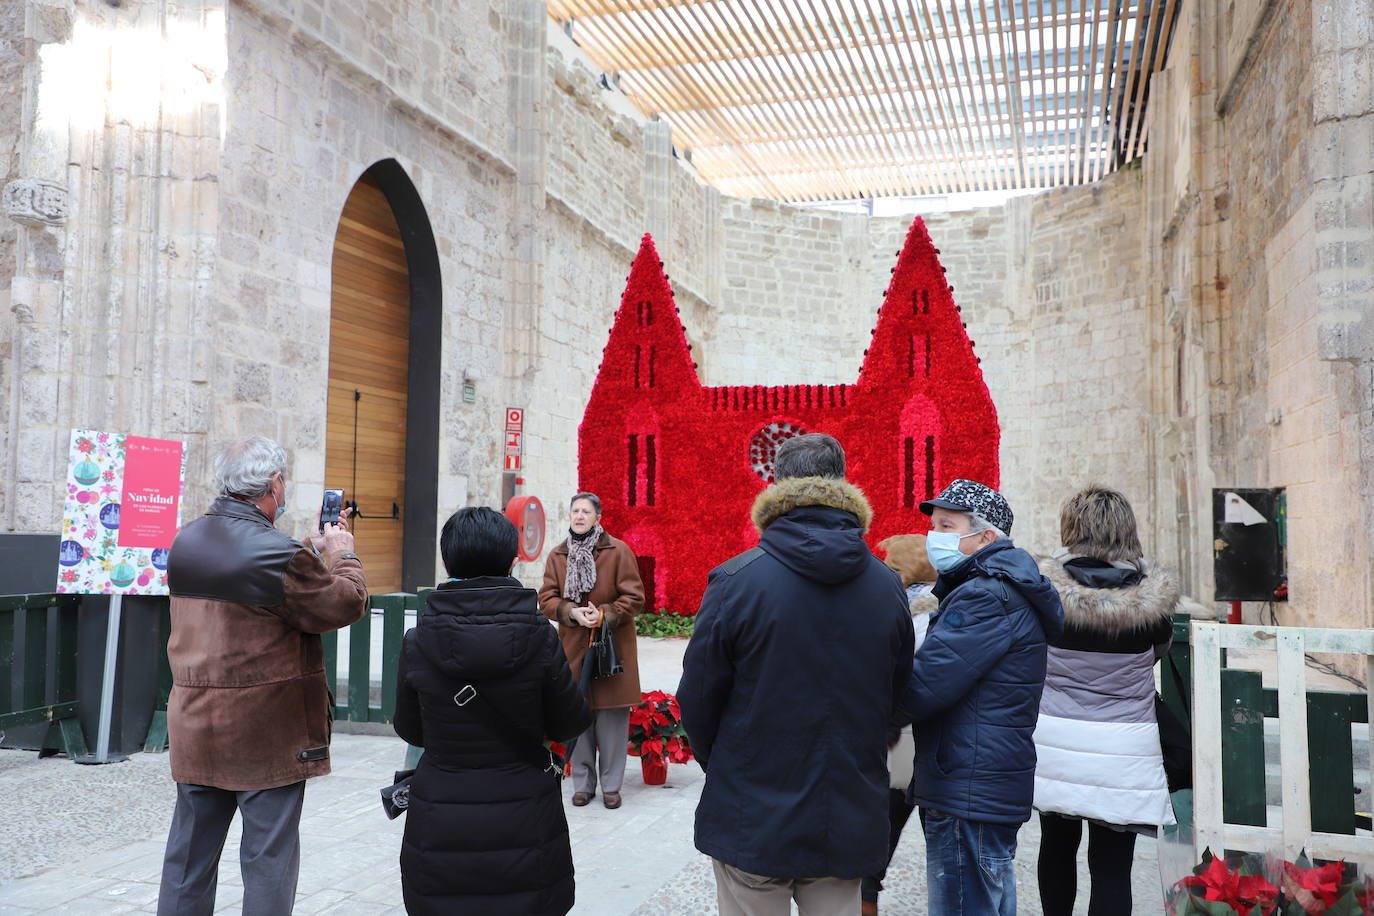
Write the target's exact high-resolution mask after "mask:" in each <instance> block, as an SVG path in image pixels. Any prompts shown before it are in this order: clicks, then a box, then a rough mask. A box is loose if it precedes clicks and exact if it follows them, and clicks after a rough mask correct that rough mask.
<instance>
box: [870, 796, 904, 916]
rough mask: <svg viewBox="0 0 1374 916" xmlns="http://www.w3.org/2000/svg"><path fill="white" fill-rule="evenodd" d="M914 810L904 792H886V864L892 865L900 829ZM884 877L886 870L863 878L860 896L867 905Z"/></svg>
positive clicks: (878, 889)
mask: <svg viewBox="0 0 1374 916" xmlns="http://www.w3.org/2000/svg"><path fill="white" fill-rule="evenodd" d="M915 810H916V806H915V805H909V804H907V801H906V790H904V789H888V790H887V823H888V842H887V864H889V865H891V864H892V856H893V854H894V853H896V851H897V842H898V841H899V840H900V839H901V838H902V828H903V827H905V826H906V822H907V820H908V819H909V818H910V817H911V812H913V811H915ZM886 877H887V869H883V870H882V872H881V873H880V874H876V875H869V876H868V877H867V878H864V880H863V884H862V885H861V887H860V896H861V897H862V898H863V899H864V900H866V901H868V902H869V903H876V902H877V901H878V894H879V893H880V892H881V891H882V889H883V878H886Z"/></svg>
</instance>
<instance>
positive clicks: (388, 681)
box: [322, 589, 430, 724]
mask: <svg viewBox="0 0 1374 916" xmlns="http://www.w3.org/2000/svg"><path fill="white" fill-rule="evenodd" d="M429 591H430V590H429V589H424V590H422V591H421V592H420V593H419V594H416V595H411V594H404V593H396V594H390V595H372V596H371V598H370V599H369V601H368V608H369V613H367V614H365V615H364V616H363V619H362V620H359V621H358V622H357V623H355V624H353V626H351V627H349V628H348V680H347V684H346V685H344V686H343V687H340V685H339V677H338V672H339V634H338V633H337V632H334V633H325V634H324V636H323V637H322V639H323V641H324V673H325V679H326V680H327V681H328V682H329V689H330V690H331V691H332V692H333V693H334V697H335V699H334V719H335V721H338V722H375V723H379V724H384V723H389V722H391V721H392V719H393V718H394V717H395V715H396V669H397V667H398V666H399V664H400V660H401V640H402V638H403V637H404V636H405V632H406V614H407V613H414V614H416V615H417V616H418V615H419V614H421V613H423V612H424V606H425V596H426V595H427V594H428V593H429ZM379 618H380V620H379ZM379 624H380V626H381V628H382V664H381V671H380V672H379V675H380V676H379V678H378V680H379V683H378V688H379V690H378V696H377V700H378V702H377V703H376V705H374V704H373V691H372V681H373V671H372V634H373V628H374V627H376V626H378V625H379Z"/></svg>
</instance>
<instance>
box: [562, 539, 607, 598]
mask: <svg viewBox="0 0 1374 916" xmlns="http://www.w3.org/2000/svg"><path fill="white" fill-rule="evenodd" d="M601 535H602V530H601V526H600V525H596V526H594V527H592V528H591V529H590V530H589V531H588V532H587V533H586V534H584V535H582V536H581V537H579V536H578V535H575V534H573V533H572V532H568V575H567V577H566V578H564V580H563V597H564V598H567V599H568V600H570V601H582V600H584V599H585V598H586V597H587V596H588V595H590V594H591V593H592V589H594V588H596V545H597V542H598V541H600V540H601Z"/></svg>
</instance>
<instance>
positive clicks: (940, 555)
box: [926, 531, 982, 573]
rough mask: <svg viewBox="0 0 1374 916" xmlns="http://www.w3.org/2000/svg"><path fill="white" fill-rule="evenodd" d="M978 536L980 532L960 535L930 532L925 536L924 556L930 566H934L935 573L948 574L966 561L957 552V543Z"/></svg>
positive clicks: (952, 532)
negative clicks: (928, 559)
mask: <svg viewBox="0 0 1374 916" xmlns="http://www.w3.org/2000/svg"><path fill="white" fill-rule="evenodd" d="M979 534H982V532H981V531H978V532H975V533H974V534H962V535H961V534H958V533H956V532H954V531H932V532H930V534H927V535H926V556H927V557H929V558H930V565H931V566H934V567H935V569H936V571H937V572H942V573H945V572H949V571H950V570H951V569H953V568H954V567H956V566H958V565H959V564H960V563H962V562H964V561H965V560H967V559H968V557H967V556H965V555H964V553H963V552H962V551H960V550H959V542H960V541H962V540H963V539H964V538H971V537H976V536H977V535H979Z"/></svg>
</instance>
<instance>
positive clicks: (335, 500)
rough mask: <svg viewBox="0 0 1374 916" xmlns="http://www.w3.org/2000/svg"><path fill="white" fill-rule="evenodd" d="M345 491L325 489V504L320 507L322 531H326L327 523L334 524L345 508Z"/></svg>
mask: <svg viewBox="0 0 1374 916" xmlns="http://www.w3.org/2000/svg"><path fill="white" fill-rule="evenodd" d="M343 505H344V491H343V490H325V491H324V505H322V506H321V507H320V531H321V532H323V531H324V526H325V525H332V524H334V523H335V522H337V521H338V520H339V512H340V511H342V510H343Z"/></svg>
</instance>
